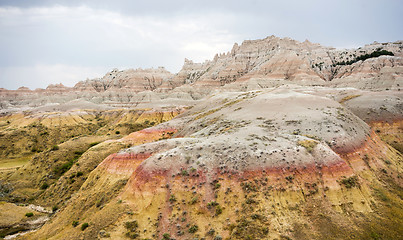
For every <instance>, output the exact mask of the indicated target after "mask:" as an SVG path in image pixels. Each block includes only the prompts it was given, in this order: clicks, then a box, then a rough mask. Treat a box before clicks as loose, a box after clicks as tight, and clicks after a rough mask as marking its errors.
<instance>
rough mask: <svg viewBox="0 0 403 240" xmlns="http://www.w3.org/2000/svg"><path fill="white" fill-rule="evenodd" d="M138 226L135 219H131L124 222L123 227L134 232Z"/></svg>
mask: <svg viewBox="0 0 403 240" xmlns="http://www.w3.org/2000/svg"><path fill="white" fill-rule="evenodd" d="M138 227H139V224H138V222H137V220H134V221H131V222H125V228H126V229H127V230H129V231H130V232H135V231H136V230H137V228H138Z"/></svg>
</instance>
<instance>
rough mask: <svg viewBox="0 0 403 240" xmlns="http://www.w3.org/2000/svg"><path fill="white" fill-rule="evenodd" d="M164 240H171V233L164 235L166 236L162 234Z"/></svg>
mask: <svg viewBox="0 0 403 240" xmlns="http://www.w3.org/2000/svg"><path fill="white" fill-rule="evenodd" d="M162 238H163V239H164V240H169V239H171V235H169V233H164V234H162Z"/></svg>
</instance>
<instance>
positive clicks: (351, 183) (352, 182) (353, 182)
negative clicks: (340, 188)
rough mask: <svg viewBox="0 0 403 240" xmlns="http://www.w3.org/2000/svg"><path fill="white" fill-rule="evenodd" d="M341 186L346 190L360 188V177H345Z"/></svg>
mask: <svg viewBox="0 0 403 240" xmlns="http://www.w3.org/2000/svg"><path fill="white" fill-rule="evenodd" d="M340 182H341V184H343V185H344V186H346V188H352V187H358V186H359V182H358V177H357V176H351V177H348V178H346V177H343V179H341V180H340Z"/></svg>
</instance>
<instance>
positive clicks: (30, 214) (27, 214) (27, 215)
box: [25, 212, 34, 217]
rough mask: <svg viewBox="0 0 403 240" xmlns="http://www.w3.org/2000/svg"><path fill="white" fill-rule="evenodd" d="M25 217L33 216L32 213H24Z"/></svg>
mask: <svg viewBox="0 0 403 240" xmlns="http://www.w3.org/2000/svg"><path fill="white" fill-rule="evenodd" d="M25 216H26V217H32V216H34V214H33V213H32V212H27V213H25Z"/></svg>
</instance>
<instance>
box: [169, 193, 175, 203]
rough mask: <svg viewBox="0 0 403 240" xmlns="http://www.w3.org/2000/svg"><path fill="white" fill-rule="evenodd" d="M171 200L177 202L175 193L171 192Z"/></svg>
mask: <svg viewBox="0 0 403 240" xmlns="http://www.w3.org/2000/svg"><path fill="white" fill-rule="evenodd" d="M169 201H170V202H176V197H175V195H173V194H171V196H170V197H169Z"/></svg>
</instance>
